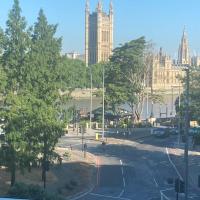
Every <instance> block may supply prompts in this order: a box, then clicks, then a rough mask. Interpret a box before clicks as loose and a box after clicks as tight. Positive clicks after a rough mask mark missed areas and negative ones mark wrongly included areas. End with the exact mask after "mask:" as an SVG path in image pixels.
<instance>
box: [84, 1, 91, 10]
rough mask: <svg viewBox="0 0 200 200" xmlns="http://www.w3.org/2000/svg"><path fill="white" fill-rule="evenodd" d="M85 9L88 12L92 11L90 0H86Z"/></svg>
mask: <svg viewBox="0 0 200 200" xmlns="http://www.w3.org/2000/svg"><path fill="white" fill-rule="evenodd" d="M85 11H86V12H89V11H90V5H89V0H86V4H85Z"/></svg>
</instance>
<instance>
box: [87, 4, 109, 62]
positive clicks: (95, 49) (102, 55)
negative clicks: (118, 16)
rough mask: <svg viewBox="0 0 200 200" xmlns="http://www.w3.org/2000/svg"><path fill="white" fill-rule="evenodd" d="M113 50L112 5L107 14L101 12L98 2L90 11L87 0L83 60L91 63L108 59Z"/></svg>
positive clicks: (100, 5)
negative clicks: (91, 11) (94, 8)
mask: <svg viewBox="0 0 200 200" xmlns="http://www.w3.org/2000/svg"><path fill="white" fill-rule="evenodd" d="M112 50H113V5H112V2H111V3H110V11H109V14H106V13H105V12H103V7H102V3H101V2H99V3H98V5H97V8H96V12H93V13H90V10H89V2H88V1H87V2H86V9H85V62H86V65H92V64H95V63H99V62H106V61H108V60H109V57H110V55H111V54H112Z"/></svg>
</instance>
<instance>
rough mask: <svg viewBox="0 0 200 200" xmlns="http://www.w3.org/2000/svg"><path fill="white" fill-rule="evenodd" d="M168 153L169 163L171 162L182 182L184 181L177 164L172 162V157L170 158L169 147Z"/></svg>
mask: <svg viewBox="0 0 200 200" xmlns="http://www.w3.org/2000/svg"><path fill="white" fill-rule="evenodd" d="M166 152H167V156H168V159H169V162H170V163H171V164H172V166H173V167H174V169H175V171H176V173H177V175H178V176H179V178H180V179H181V180H183V177H182V176H181V175H180V173H179V171H178V169H177V168H176V166H175V164H174V163H173V162H172V160H171V158H170V156H169V151H168V148H167V147H166Z"/></svg>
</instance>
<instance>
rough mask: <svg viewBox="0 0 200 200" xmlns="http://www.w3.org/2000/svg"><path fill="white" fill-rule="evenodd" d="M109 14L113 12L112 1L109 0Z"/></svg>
mask: <svg viewBox="0 0 200 200" xmlns="http://www.w3.org/2000/svg"><path fill="white" fill-rule="evenodd" d="M110 14H113V2H112V0H110Z"/></svg>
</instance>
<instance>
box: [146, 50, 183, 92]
mask: <svg viewBox="0 0 200 200" xmlns="http://www.w3.org/2000/svg"><path fill="white" fill-rule="evenodd" d="M151 66H152V67H151V70H150V74H149V82H148V86H149V87H151V88H152V89H153V90H161V91H166V90H167V91H170V90H171V89H172V88H176V89H178V88H179V87H182V83H181V80H180V77H183V76H184V71H183V70H182V67H181V66H179V65H174V64H173V61H172V59H171V57H170V56H168V55H166V54H164V53H163V52H162V48H160V51H159V53H158V54H156V55H154V56H153V58H152V64H151Z"/></svg>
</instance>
